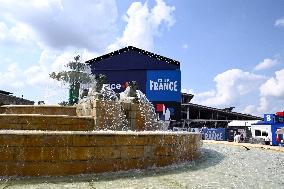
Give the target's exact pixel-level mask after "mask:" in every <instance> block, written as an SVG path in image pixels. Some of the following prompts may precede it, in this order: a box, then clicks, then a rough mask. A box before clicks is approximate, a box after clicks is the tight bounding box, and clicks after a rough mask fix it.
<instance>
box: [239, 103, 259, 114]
mask: <svg viewBox="0 0 284 189" xmlns="http://www.w3.org/2000/svg"><path fill="white" fill-rule="evenodd" d="M241 112H242V113H244V114H252V115H255V113H256V107H255V105H252V104H250V105H247V106H246V107H245V108H244V109H243V110H242V111H241Z"/></svg>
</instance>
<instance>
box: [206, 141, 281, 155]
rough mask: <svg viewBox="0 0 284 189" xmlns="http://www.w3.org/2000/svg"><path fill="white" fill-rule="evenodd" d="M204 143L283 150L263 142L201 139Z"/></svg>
mask: <svg viewBox="0 0 284 189" xmlns="http://www.w3.org/2000/svg"><path fill="white" fill-rule="evenodd" d="M203 142H204V143H206V144H224V145H231V146H238V147H247V148H260V149H265V150H273V151H278V152H284V147H280V146H269V145H263V144H250V143H236V142H228V141H215V140H203Z"/></svg>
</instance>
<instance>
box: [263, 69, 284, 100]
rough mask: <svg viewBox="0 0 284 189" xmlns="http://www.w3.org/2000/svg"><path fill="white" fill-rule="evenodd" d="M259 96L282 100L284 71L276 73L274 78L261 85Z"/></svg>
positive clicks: (283, 96)
mask: <svg viewBox="0 0 284 189" xmlns="http://www.w3.org/2000/svg"><path fill="white" fill-rule="evenodd" d="M260 94H261V96H263V97H267V96H273V97H277V98H281V99H283V100H284V69H282V70H279V71H276V72H275V77H271V78H269V79H268V80H267V81H266V82H265V83H264V84H263V85H261V87H260Z"/></svg>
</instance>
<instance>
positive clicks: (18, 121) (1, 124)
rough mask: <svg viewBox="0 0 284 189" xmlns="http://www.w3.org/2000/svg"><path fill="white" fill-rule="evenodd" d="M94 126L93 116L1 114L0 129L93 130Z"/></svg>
mask: <svg viewBox="0 0 284 189" xmlns="http://www.w3.org/2000/svg"><path fill="white" fill-rule="evenodd" d="M94 128H95V122H94V119H93V118H92V117H75V116H62V115H61V116H60V115H27V114H0V129H15V130H53V131H91V130H94Z"/></svg>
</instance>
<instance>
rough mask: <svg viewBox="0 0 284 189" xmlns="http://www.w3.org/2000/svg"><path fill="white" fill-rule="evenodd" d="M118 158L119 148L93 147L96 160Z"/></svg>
mask: <svg viewBox="0 0 284 189" xmlns="http://www.w3.org/2000/svg"><path fill="white" fill-rule="evenodd" d="M120 157H121V155H120V150H119V147H115V146H112V147H95V158H96V159H116V158H120Z"/></svg>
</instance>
